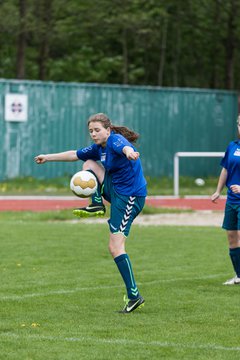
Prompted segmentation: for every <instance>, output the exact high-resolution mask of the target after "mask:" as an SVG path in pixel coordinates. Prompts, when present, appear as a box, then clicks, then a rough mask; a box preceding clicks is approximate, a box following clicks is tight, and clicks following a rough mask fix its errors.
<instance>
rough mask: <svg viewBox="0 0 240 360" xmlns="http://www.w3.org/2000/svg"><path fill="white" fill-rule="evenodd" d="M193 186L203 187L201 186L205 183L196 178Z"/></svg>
mask: <svg viewBox="0 0 240 360" xmlns="http://www.w3.org/2000/svg"><path fill="white" fill-rule="evenodd" d="M195 184H196V185H197V186H203V185H205V181H204V180H203V179H201V178H197V179H195Z"/></svg>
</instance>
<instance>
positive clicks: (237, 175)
mask: <svg viewBox="0 0 240 360" xmlns="http://www.w3.org/2000/svg"><path fill="white" fill-rule="evenodd" d="M221 166H222V167H224V168H225V169H226V170H227V181H226V186H227V188H228V192H227V202H229V203H234V204H239V203H240V194H234V193H233V192H232V190H231V189H230V186H231V185H240V141H238V140H237V141H231V142H230V144H229V145H228V147H227V150H226V152H225V155H224V157H223V159H222V161H221Z"/></svg>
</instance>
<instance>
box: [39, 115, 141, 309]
mask: <svg viewBox="0 0 240 360" xmlns="http://www.w3.org/2000/svg"><path fill="white" fill-rule="evenodd" d="M88 129H89V133H90V136H91V138H92V140H93V142H94V144H92V145H91V146H89V147H85V148H81V149H79V150H77V151H75V150H70V151H66V152H62V153H57V154H45V155H38V156H36V157H35V161H36V162H37V163H38V164H43V163H45V162H46V161H75V160H79V159H80V160H83V161H84V164H83V170H88V171H91V172H92V173H94V174H95V176H96V177H97V179H98V182H99V184H98V189H97V191H96V193H95V194H94V195H93V196H92V202H91V204H90V205H89V206H87V207H85V208H79V209H75V210H74V211H73V213H74V214H75V215H76V216H79V217H82V216H99V215H103V214H104V213H105V206H104V204H103V200H102V196H103V198H104V199H105V200H107V201H108V202H110V203H111V211H110V219H109V220H108V224H109V230H110V238H109V251H110V253H111V255H112V257H113V258H114V261H115V263H116V265H117V267H118V270H119V272H120V274H121V275H122V278H123V281H124V283H125V286H126V289H127V294H128V297H127V298H125V306H124V308H123V310H121V312H122V313H130V312H132V311H134V310H136V309H137V308H140V307H141V306H143V305H144V299H143V297H142V296H141V295H140V293H139V290H138V287H137V285H136V282H135V279H134V275H133V270H132V265H131V261H130V259H129V256H128V255H127V254H126V251H125V241H126V237H127V236H128V234H129V231H130V227H131V224H132V222H133V220H134V219H135V217H136V216H137V215H138V214H139V213H140V212H141V210H142V209H143V206H144V203H145V197H146V194H147V190H146V180H145V178H144V176H143V170H142V166H141V162H140V159H139V152H137V151H136V149H135V147H134V146H133V143H134V142H135V141H136V140H137V139H138V137H139V135H138V134H137V133H135V132H134V131H132V130H130V129H128V128H127V127H125V126H114V125H113V124H112V123H111V121H110V120H109V118H108V117H107V116H106V115H105V114H103V113H98V114H95V115H93V116H91V117H90V118H89V120H88ZM98 161H100V163H98Z"/></svg>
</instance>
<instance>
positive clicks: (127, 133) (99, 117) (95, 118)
mask: <svg viewBox="0 0 240 360" xmlns="http://www.w3.org/2000/svg"><path fill="white" fill-rule="evenodd" d="M91 122H100V123H101V124H102V126H103V127H104V128H105V129H107V128H108V127H110V129H111V130H113V131H114V132H115V133H116V134H121V135H122V136H124V137H125V138H126V139H127V140H128V141H130V142H131V143H134V142H136V141H137V139H138V138H139V134H138V133H136V132H135V131H133V130H131V129H129V128H128V127H126V126H116V125H113V124H112V123H111V120H110V119H109V118H108V117H107V115H105V114H103V113H98V114H94V115H92V116H90V118H89V119H88V123H87V124H88V126H89V124H90V123H91Z"/></svg>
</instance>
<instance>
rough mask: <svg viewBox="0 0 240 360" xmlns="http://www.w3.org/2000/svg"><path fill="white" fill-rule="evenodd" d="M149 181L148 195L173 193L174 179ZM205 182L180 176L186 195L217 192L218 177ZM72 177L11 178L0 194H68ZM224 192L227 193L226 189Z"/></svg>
mask: <svg viewBox="0 0 240 360" xmlns="http://www.w3.org/2000/svg"><path fill="white" fill-rule="evenodd" d="M146 180H147V183H148V195H173V179H170V178H167V177H161V178H150V177H146ZM204 180H205V184H204V185H203V186H198V185H196V184H195V178H193V177H184V176H180V179H179V192H180V195H181V196H185V195H211V194H213V193H214V192H215V190H216V186H217V182H218V177H208V178H204ZM69 182H70V177H69V176H65V177H59V178H55V179H45V180H44V179H36V178H33V177H23V178H15V179H9V180H5V181H1V182H0V195H68V196H71V195H72V192H71V190H70V189H69ZM223 194H226V189H224V191H223Z"/></svg>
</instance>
